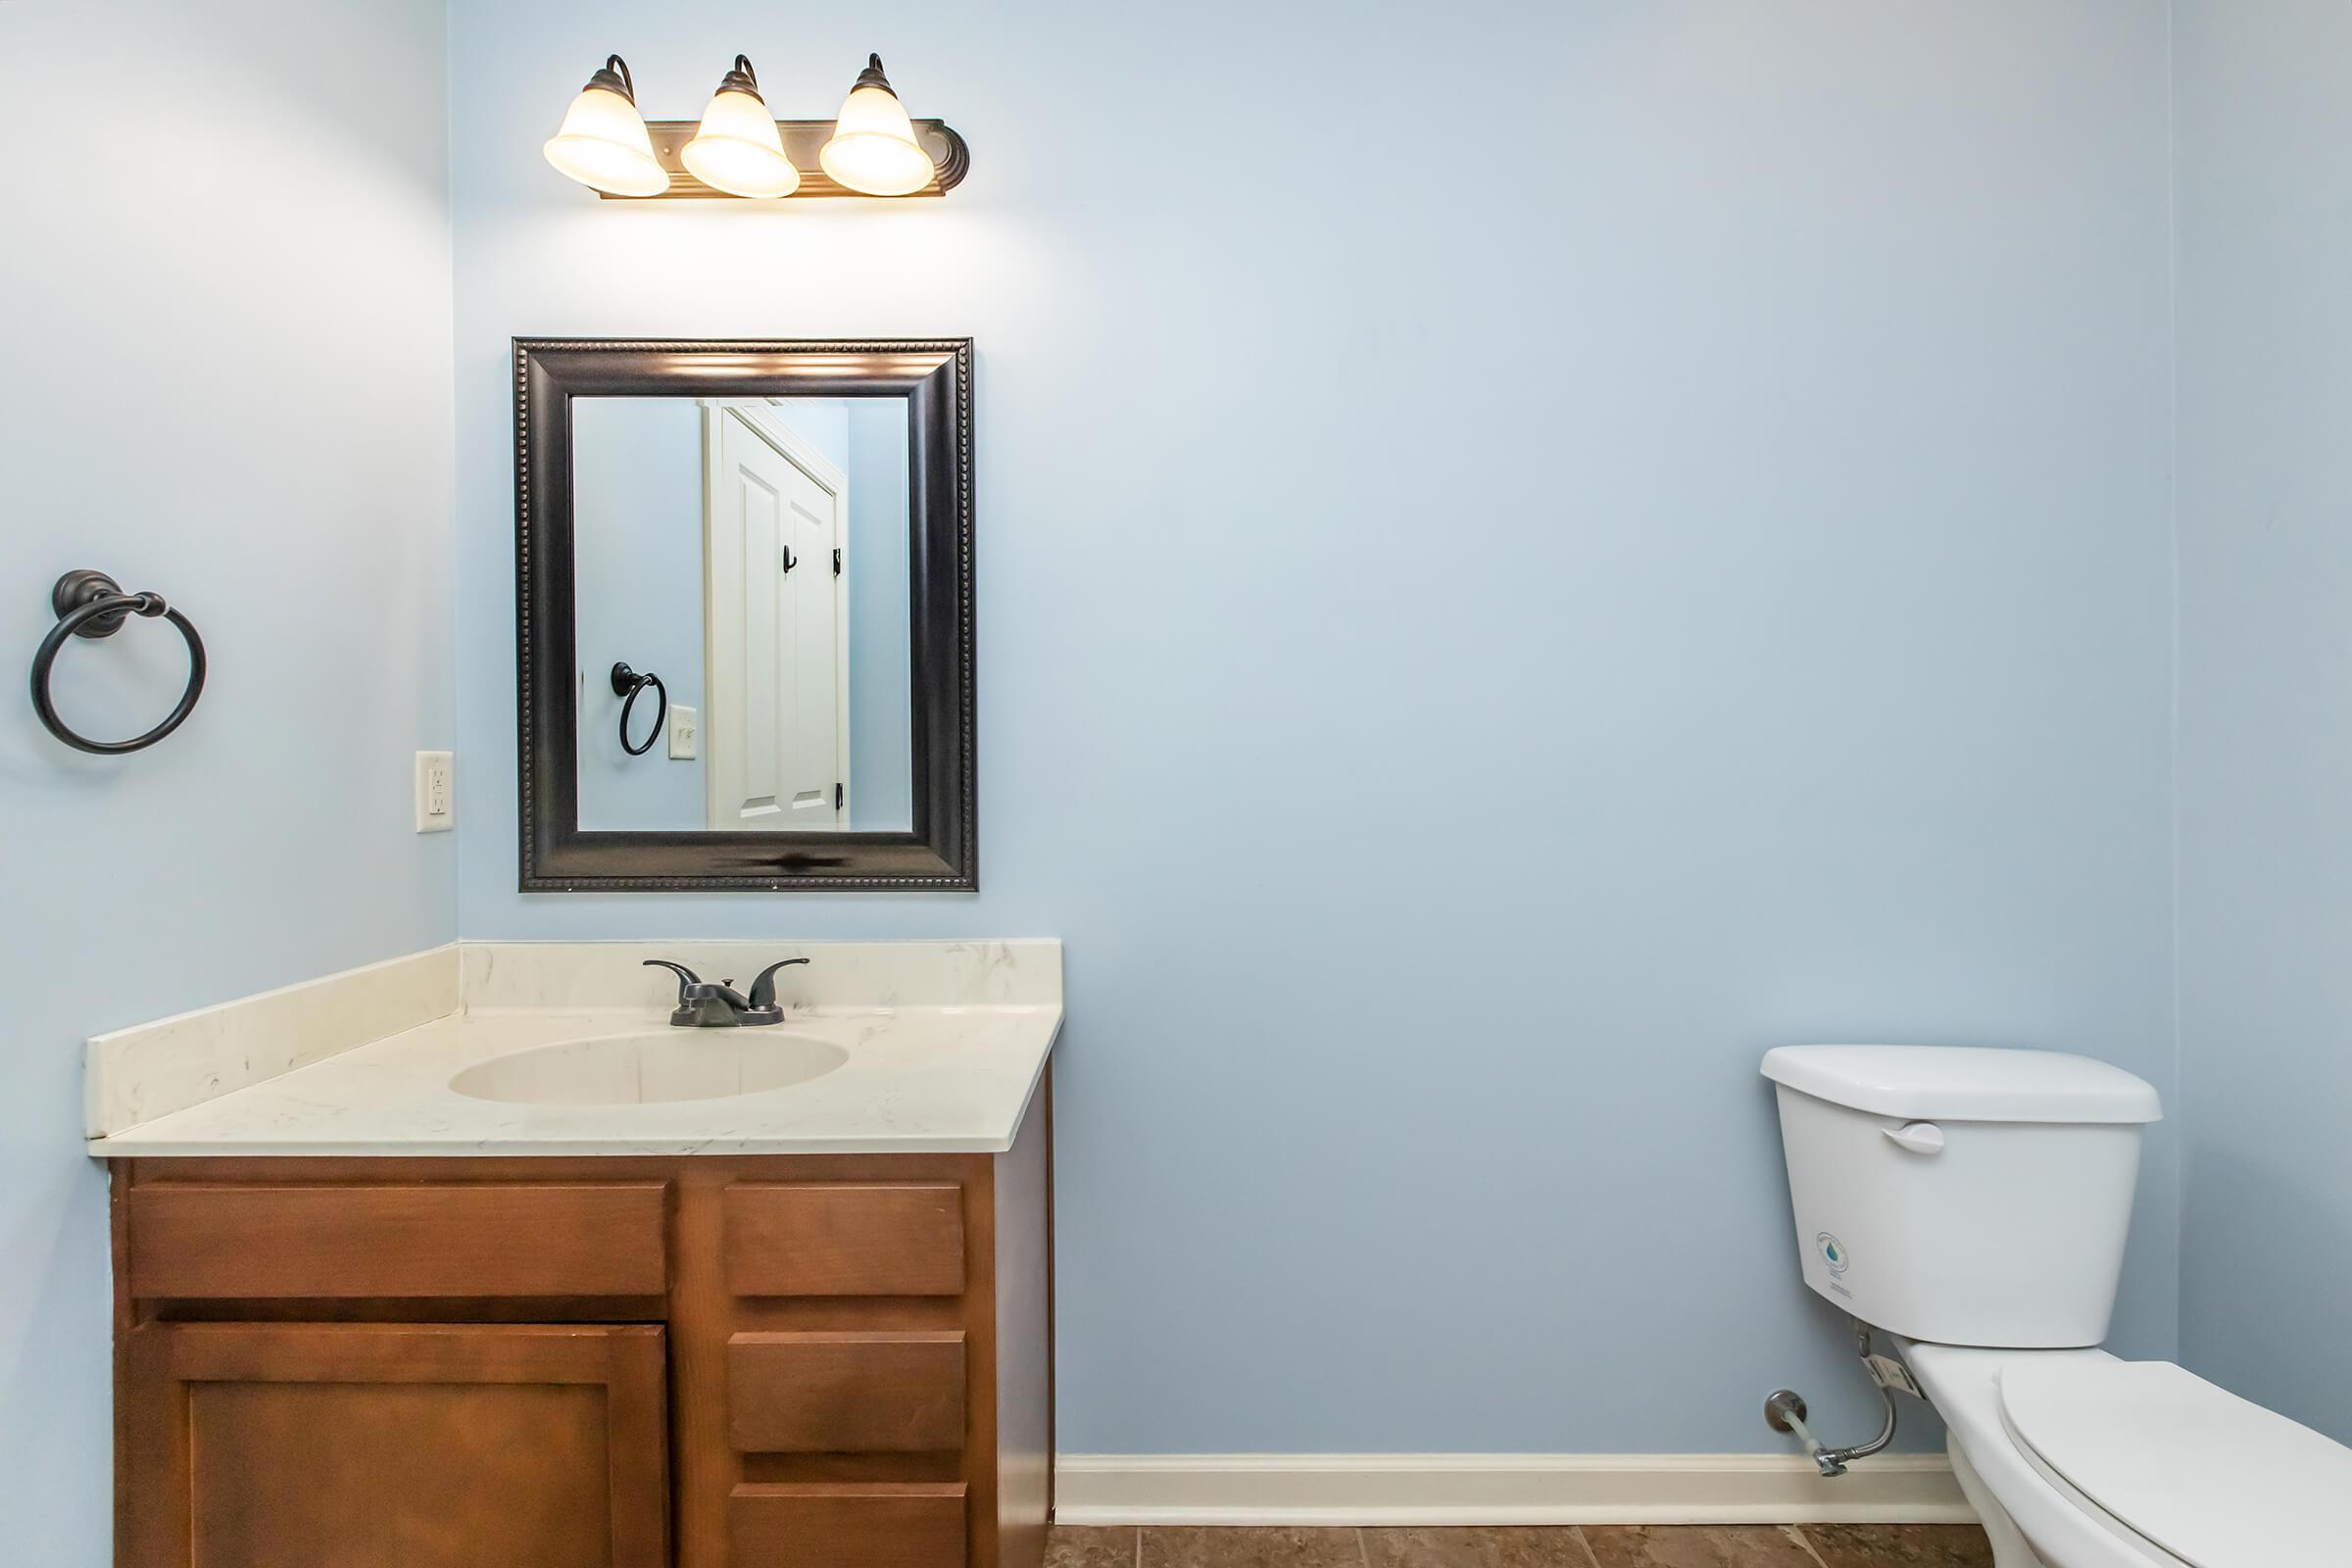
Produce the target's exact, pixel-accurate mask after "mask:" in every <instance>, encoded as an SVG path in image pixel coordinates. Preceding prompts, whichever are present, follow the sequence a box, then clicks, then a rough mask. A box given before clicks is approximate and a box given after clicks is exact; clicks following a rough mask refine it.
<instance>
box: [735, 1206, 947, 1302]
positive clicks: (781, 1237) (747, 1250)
mask: <svg viewBox="0 0 2352 1568" xmlns="http://www.w3.org/2000/svg"><path fill="white" fill-rule="evenodd" d="M725 1207H726V1248H727V1288H728V1289H729V1290H731V1291H733V1292H734V1293H735V1294H736V1295H737V1296H961V1295H962V1294H963V1190H962V1189H961V1188H960V1187H958V1186H956V1184H955V1183H954V1182H932V1183H922V1182H876V1183H866V1184H852V1183H833V1182H739V1183H737V1184H736V1185H734V1186H732V1187H730V1188H728V1189H727V1191H726V1199H725Z"/></svg>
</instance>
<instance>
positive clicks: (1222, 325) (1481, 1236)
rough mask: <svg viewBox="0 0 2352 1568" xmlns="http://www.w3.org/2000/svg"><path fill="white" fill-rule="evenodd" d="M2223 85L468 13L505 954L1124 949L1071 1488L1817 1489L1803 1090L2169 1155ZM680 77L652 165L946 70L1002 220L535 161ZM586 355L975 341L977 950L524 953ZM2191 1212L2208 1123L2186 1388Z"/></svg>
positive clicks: (1199, 33)
mask: <svg viewBox="0 0 2352 1568" xmlns="http://www.w3.org/2000/svg"><path fill="white" fill-rule="evenodd" d="M2166 44H2167V26H2166V10H2165V7H2164V6H2163V5H2161V4H2159V3H2156V0H1990V3H1979V4H1970V5H1942V6H1927V5H1874V6H1857V5H1854V4H1850V3H1833V0H1787V3H1782V4H1776V5H1771V6H1762V5H1754V4H1749V3H1745V0H1593V3H1587V4H1582V5H1578V6H1574V7H1563V6H1544V5H1537V4H1532V3H1527V4H1510V5H1504V4H1495V3H1471V4H1467V5H1464V6H1457V7H1454V8H1451V9H1449V10H1448V11H1446V14H1445V17H1444V19H1443V23H1442V25H1441V24H1439V23H1437V22H1433V20H1432V19H1431V16H1430V14H1429V13H1427V12H1426V11H1425V10H1424V9H1422V8H1418V7H1406V6H1401V5H1389V4H1382V5H1375V6H1371V7H1365V6H1360V5H1342V4H1339V3H1338V0H1322V3H1317V4H1307V5H1299V6H1288V7H1268V6H1263V5H1254V4H1253V5H1243V4H1239V3H1235V0H1209V3H1207V4H1204V5H1201V6H1196V7H1192V8H1188V9H1187V10H1185V11H1184V12H1182V13H1181V14H1180V15H1178V14H1171V13H1168V12H1165V11H1161V10H1148V9H1137V8H1130V7H1117V6H1101V5H1092V6H1085V5H1077V4H1064V5H1054V6H1042V5H1034V4H1030V5H1011V6H1002V7H984V8H983V7H972V6H968V5H951V4H947V3H945V0H919V3H902V4H894V5H890V6H887V7H886V6H880V5H872V4H859V5H847V6H839V7H830V8H826V7H818V8H809V9H804V10H800V11H796V12H794V13H793V14H792V15H791V16H790V17H789V18H788V19H787V18H783V17H780V16H779V15H778V14H777V13H776V12H775V11H774V10H773V9H772V8H769V7H764V6H758V5H753V4H750V3H748V0H712V3H709V4H705V5H701V6H697V7H692V8H687V9H673V10H670V11H666V12H662V13H660V14H659V15H657V14H655V13H653V12H649V11H647V10H646V9H645V7H643V6H642V5H640V4H633V3H623V0H584V3H581V4H576V5H572V6H567V7H564V8H561V9H552V8H549V7H545V6H539V5H525V4H520V3H513V0H510V3H493V0H482V3H478V4H472V5H467V6H464V7H459V8H455V10H454V13H453V16H452V19H451V47H452V56H453V93H452V97H453V103H454V105H455V118H454V134H455V136H456V138H457V140H458V143H459V145H460V146H461V147H462V148H463V149H464V156H462V157H461V158H459V159H458V160H457V166H456V172H455V203H456V215H457V216H456V221H457V339H456V344H457V397H458V557H457V564H458V571H457V581H458V589H457V594H458V655H459V660H460V663H461V667H462V668H463V669H464V671H465V676H466V678H465V680H464V683H463V686H462V689H461V692H460V697H459V710H460V731H461V746H462V748H463V750H464V751H465V753H466V757H467V759H468V761H469V765H468V767H467V768H466V770H465V774H464V782H463V785H462V794H463V809H464V810H465V811H466V814H467V821H468V824H469V826H468V831H467V835H466V858H465V864H464V867H463V895H462V921H463V925H464V928H465V930H466V934H467V935H469V936H476V937H558V936H621V935H632V934H638V933H642V932H648V931H658V932H672V933H676V934H679V935H688V934H710V935H716V934H725V935H772V936H777V937H851V936H938V935H955V934H994V935H1028V934H1058V935H1060V936H1062V937H1065V938H1066V939H1067V940H1068V943H1069V949H1068V953H1069V992H1068V995H1069V1005H1070V1024H1069V1028H1068V1031H1067V1033H1066V1035H1065V1038H1064V1047H1065V1049H1064V1053H1063V1054H1062V1056H1061V1058H1060V1066H1059V1069H1058V1071H1059V1079H1058V1082H1059V1086H1060V1095H1059V1099H1058V1102H1057V1109H1058V1113H1059V1114H1058V1123H1057V1126H1058V1139H1059V1165H1058V1169H1059V1181H1060V1187H1059V1201H1060V1210H1059V1220H1058V1237H1059V1273H1058V1285H1059V1293H1060V1297H1059V1307H1060V1310H1059V1318H1058V1323H1059V1334H1060V1356H1061V1363H1060V1364H1061V1383H1060V1389H1061V1395H1060V1397H1061V1417H1062V1425H1061V1431H1060V1437H1061V1442H1062V1445H1063V1446H1064V1447H1065V1448H1066V1449H1069V1450H1073V1451H1080V1450H1128V1451H1185V1450H1199V1449H1212V1450H1235V1449H1252V1448H1255V1449H1319V1448H1351V1449H1400V1450H1420V1449H1449V1448H1462V1449H1490V1450H1492V1449H1520V1450H1536V1451H1551V1450H1565V1451H1642V1450H1678V1449H1684V1450H1691V1449H1695V1450H1720V1449H1751V1448H1752V1449H1774V1448H1778V1447H1779V1446H1780V1445H1779V1444H1778V1442H1777V1440H1775V1439H1773V1438H1772V1436H1771V1435H1770V1434H1769V1433H1767V1432H1766V1431H1765V1430H1764V1429H1763V1427H1762V1425H1761V1422H1760V1421H1759V1419H1758V1416H1757V1414H1756V1411H1757V1408H1758V1403H1759V1400H1760V1397H1761V1396H1762V1394H1763V1393H1764V1392H1765V1391H1766V1390H1768V1389H1770V1388H1772V1387H1773V1386H1775V1385H1776V1384H1778V1383H1781V1382H1789V1383H1793V1384H1795V1385H1797V1386H1799V1387H1803V1388H1805V1389H1806V1390H1807V1392H1808V1394H1812V1393H1813V1392H1814V1391H1815V1390H1817V1389H1818V1390H1819V1391H1821V1392H1820V1397H1819V1401H1818V1404H1817V1408H1821V1409H1822V1410H1823V1417H1824V1423H1825V1425H1826V1426H1827V1427H1828V1428H1829V1429H1830V1430H1832V1431H1837V1430H1840V1429H1849V1428H1852V1427H1855V1426H1857V1425H1858V1424H1859V1423H1861V1422H1862V1421H1864V1420H1865V1419H1867V1417H1868V1414H1869V1412H1868V1411H1867V1410H1866V1409H1865V1406H1864V1396H1863V1394H1862V1392H1861V1391H1860V1390H1859V1389H1857V1388H1856V1387H1855V1384H1856V1381H1857V1380H1856V1379H1855V1378H1854V1377H1853V1376H1852V1374H1851V1372H1850V1368H1849V1365H1848V1363H1847V1361H1846V1359H1845V1351H1844V1345H1843V1340H1842V1337H1841V1333H1840V1327H1839V1324H1838V1321H1837V1319H1836V1317H1835V1315H1834V1314H1832V1313H1830V1312H1829V1311H1827V1310H1826V1309H1823V1308H1820V1307H1817V1306H1816V1305H1815V1304H1814V1303H1813V1302H1812V1301H1811V1300H1810V1299H1808V1297H1807V1296H1806V1294H1805V1293H1804V1292H1803V1290H1802V1288H1801V1287H1800V1285H1799V1284H1798V1280H1797V1271H1796V1266H1795V1258H1794V1255H1793V1252H1792V1241H1791V1238H1790V1237H1789V1234H1788V1229H1787V1227H1788V1205H1787V1199H1786V1197H1785V1189H1784V1184H1783V1180H1782V1175H1781V1168H1780V1152H1779V1143H1778V1139H1777V1136H1776V1134H1775V1131H1774V1127H1773V1123H1772V1115H1771V1105H1770V1101H1769V1098H1768V1096H1767V1095H1766V1093H1765V1088H1764V1085H1763V1084H1762V1082H1761V1081H1760V1080H1759V1079H1757V1078H1756V1076H1755V1062H1756V1058H1757V1056H1758V1055H1759V1054H1760V1053H1761V1052H1762V1051H1763V1050H1764V1048H1765V1047H1767V1046H1769V1045H1771V1044H1774V1043H1776V1042H1781V1041H1789V1040H1806V1039H1821V1038H1832V1039H1839V1038H1846V1039H1850V1038H1866V1039H1867V1038H1881V1039H1885V1038H1892V1039H1906V1038H1925V1039H1958V1040H1972V1041H1994V1042H2016V1043H2024V1044H2036V1045H2046V1046H2052V1047H2061V1048H2066V1049H2071V1050H2077V1051H2083V1052H2088V1053H2090V1054H2096V1055H2100V1056H2104V1057H2107V1058H2109V1059H2111V1060H2114V1061H2117V1062H2120V1063H2122V1064H2124V1065H2126V1066H2128V1067H2131V1068H2132V1069H2134V1070H2136V1071H2138V1072H2141V1073H2143V1074H2144V1075H2146V1076H2147V1077H2149V1078H2151V1079H2152V1080H2154V1081H2155V1082H2156V1083H2157V1085H2158V1086H2159V1087H2160V1088H2161V1089H2162V1090H2163V1091H2164V1092H2165V1094H2166V1097H2167V1100H2168V1102H2169V1101H2171V1100H2172V1099H2173V1096H2174V1089H2175V1084H2174V1076H2173V1056H2174V1040H2173V1021H2174V1020H2173V1011H2172V1004H2173V939H2174V931H2173V921H2172V915H2171V910H2172V869H2173V854H2172V843H2173V812H2174V801H2173V794H2172V789H2171V782H2170V781H2171V775H2172V741H2173V737H2172V728H2171V722H2172V681H2171V660H2172V641H2171V634H2172V613H2173V597H2172V596H2173V556H2172V540H2171V536H2170V525H2169V515H2170V504H2171V496H2170V484H2171V471H2170V432H2171V422H2170V421H2171V405H2172V385H2171V354H2170V347H2171V341H2170V305H2171V302H2170V296H2169V261H2168V258H2169V250H2170V233H2169V226H2168V214H2169V200H2170V190H2169V184H2170V181H2169V169H2168V157H2167V143H2168V136H2169V126H2168V122H2167V94H2168V74H2169V67H2168V60H2167V54H2166ZM612 49H620V50H623V51H624V52H626V53H627V55H628V57H629V61H630V64H631V65H632V67H634V68H635V72H636V77H637V82H638V84H639V89H640V97H641V99H642V101H643V102H644V103H645V104H646V106H647V108H648V110H649V112H651V113H653V114H655V115H656V116H657V117H660V116H678V115H690V114H692V113H693V112H694V111H695V109H696V107H697V106H698V105H699V104H700V103H701V101H702V99H703V96H704V95H705V94H706V93H707V92H708V91H709V86H710V82H711V73H712V72H713V71H714V70H715V69H716V67H717V66H718V65H719V64H723V62H724V61H725V60H726V59H728V58H729V57H730V56H731V55H732V54H733V52H734V51H736V50H738V49H743V50H748V51H749V52H750V53H751V55H752V56H753V58H754V59H755V60H757V61H758V62H759V64H760V71H761V82H762V84H763V86H765V87H766V88H767V90H768V94H769V97H770V100H771V102H774V103H775V104H777V105H778V106H779V110H780V112H784V113H790V114H810V115H813V114H821V113H825V112H828V111H829V109H830V107H831V106H832V105H833V104H834V103H835V102H837V101H838V99H839V96H840V94H841V92H842V91H843V89H844V87H845V86H846V84H847V80H848V77H849V75H850V74H851V73H853V72H854V69H855V67H856V66H857V65H858V63H859V62H860V61H861V60H862V59H863V58H864V55H865V52H866V51H867V50H868V49H879V50H880V51H881V52H882V55H883V57H884V58H885V59H886V60H887V61H888V62H889V63H890V68H891V71H892V76H893V80H894V81H896V82H897V83H898V85H899V86H900V88H901V90H902V91H903V92H904V93H905V94H906V95H907V99H908V101H909V103H910V104H911V106H912V107H913V109H914V111H915V112H916V113H918V114H939V115H943V116H945V117H947V118H949V119H950V120H952V121H953V122H954V123H956V125H957V126H958V127H959V128H961V129H962V130H963V131H964V132H965V134H966V135H967V136H968V137H969V138H970V141H971V145H972V148H973V154H974V168H973V173H972V175H971V178H970V180H969V181H968V182H967V184H966V185H965V186H964V188H962V189H960V190H958V191H957V192H956V194H955V196H954V197H953V198H952V199H951V200H949V201H947V202H944V203H907V204H904V205H899V206H891V207H884V208H875V207H870V206H866V205H862V204H849V203H837V204H827V203H822V202H814V201H811V202H806V203H797V204H792V203H788V204H786V205H785V207H784V208H783V209H782V210H776V211H770V210H761V209H759V208H755V207H752V206H749V205H743V206H735V205H725V204H701V203H684V204H652V205H647V206H642V207H627V206H619V205H615V204H613V203H599V202H597V201H595V200H594V199H593V198H591V197H589V196H588V195H587V194H586V193H585V192H583V191H581V190H579V189H578V188H577V187H574V186H571V185H569V184H567V183H566V182H565V181H564V180H563V179H561V178H560V177H559V176H557V175H555V174H554V173H553V172H551V171H549V170H548V169H547V167H546V166H545V164H544V163H543V162H542V161H541V158H540V155H539V144H540V142H541V141H542V140H543V139H544V138H545V137H546V136H547V135H548V133H549V131H550V130H551V128H552V127H553V125H554V123H555V121H556V118H557V117H558V116H559V115H560V114H561V112H562V108H563V105H564V102H565V101H566V99H567V98H568V96H569V95H570V93H571V92H572V91H573V90H575V89H576V87H577V85H578V82H579V80H580V77H581V75H582V73H584V72H585V71H586V70H587V69H588V68H589V67H590V66H591V65H593V64H594V63H595V62H596V61H598V60H600V59H602V58H603V56H604V55H605V53H606V52H607V51H608V50H612ZM1270 82H1278V83H1279V84H1280V85H1279V90H1269V83H1270ZM1465 114H1468V115H1471V116H1473V117H1474V118H1475V120H1476V121H1477V123H1478V124H1479V125H1480V127H1481V130H1480V134H1478V135H1477V136H1476V137H1475V138H1471V139H1467V140H1465V139H1463V138H1458V137H1454V136H1449V135H1447V134H1445V133H1444V132H1445V127H1446V126H1447V125H1449V124H1450V123H1453V122H1454V120H1455V118H1456V117H1457V116H1461V115H1465ZM1245 125H1246V126H1247V133H1246V134H1245V133H1244V130H1243V128H1242V127H1244V126H1245ZM1503 154H1508V155H1509V156H1501V155H1503ZM517 332H520V333H548V334H570V333H577V334H587V335H626V336H637V335H651V336H662V335H670V334H677V335H687V336H694V335H712V336H721V335H752V334H774V335H779V336H809V337H830V336H836V335H839V336H874V337H899V336H908V335H917V336H920V335H931V334H951V333H970V334H973V335H974V336H976V337H977V339H978V342H979V365H978V384H979V392H978V408H977V447H976V457H977V463H978V495H979V559H978V590H979V604H980V648H979V703H980V715H981V733H980V798H981V807H982V824H983V828H982V834H983V854H982V866H983V872H982V882H983V887H984V891H983V892H982V893H981V894H980V895H978V896H977V897H973V898H946V897H940V898H897V897H875V896H864V897H816V898H809V897H797V898H751V897H743V896H729V897H709V898H683V897H659V898H654V897H623V896H609V897H577V896H568V897H565V896H546V897H536V898H524V897H521V896H518V895H517V894H516V893H515V846H514V840H513V828H512V825H511V824H512V814H513V808H512V803H513V801H514V798H515V796H514V791H515V781H514V773H513V736H514V682H513V636H514V631H513V626H514V622H513V573H512V560H513V556H512V544H511V532H512V484H513V460H512V439H511V425H512V417H511V408H510V393H509V383H508V368H507V359H506V344H507V339H508V337H509V335H510V334H513V333H517ZM2176 1192H2177V1189H2176V1161H2175V1145H2174V1139H2173V1129H2172V1127H2171V1125H2170V1124H2167V1125H2165V1126H2163V1127H2160V1128H2158V1129H2157V1131H2156V1134H2155V1138H2154V1142H2153V1144H2152V1146H2151V1149H2150V1152H2149V1157H2148V1160H2147V1167H2146V1176H2145V1181H2144V1183H2143V1200H2142V1202H2141V1205H2140V1213H2139V1222H2138V1227H2137V1230H2136V1233H2135V1236H2134V1242H2133V1247H2132V1253H2131V1263H2130V1266H2129V1271H2128V1277H2127V1280H2126V1285H2125V1296H2124V1301H2123V1310H2122V1314H2121V1317H2120V1319H2119V1325H2118V1334H2117V1339H2116V1343H2117V1344H2118V1345H2119V1346H2120V1347H2121V1348H2124V1349H2125V1350H2127V1351H2129V1352H2131V1353H2140V1354H2148V1353H2154V1354H2163V1353H2168V1352H2170V1351H2171V1350H2172V1349H2173V1348H2174V1343H2175V1313H2176V1305H2177V1293H2176V1249H2175V1242H2176V1237H2177V1233H2176V1224H2175V1222H2176V1213H2177V1209H2176ZM1146 1347H1148V1348H1149V1350H1148V1353H1147V1352H1146V1351H1145V1350H1144V1349H1143V1348H1146Z"/></svg>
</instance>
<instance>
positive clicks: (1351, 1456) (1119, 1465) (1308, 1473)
mask: <svg viewBox="0 0 2352 1568" xmlns="http://www.w3.org/2000/svg"><path fill="white" fill-rule="evenodd" d="M1975 1520H1976V1514H1975V1512H1974V1511H1972V1510H1971V1509H1970V1507H1969V1505H1968V1502H1967V1500H1966V1499H1965V1498H1963V1497H1962V1496H1961V1495H1960V1486H1959V1483H1958V1482H1957V1481H1955V1480H1954V1479H1953V1478H1952V1467H1951V1463H1950V1461H1949V1460H1947V1459H1945V1458H1944V1456H1943V1455H1942V1454H1939V1453H1936V1454H1927V1453H1895V1454H1881V1455H1880V1456H1879V1457H1877V1458H1875V1459H1867V1460H1864V1461H1862V1462H1860V1463H1858V1464H1856V1465H1855V1466H1854V1468H1853V1470H1852V1471H1851V1472H1850V1473H1848V1474H1846V1475H1843V1476H1839V1477H1838V1478H1837V1479H1836V1480H1825V1479H1823V1478H1822V1477H1821V1476H1820V1475H1819V1474H1818V1473H1816V1472H1815V1470H1814V1468H1813V1466H1812V1464H1811V1462H1810V1461H1808V1460H1806V1459H1805V1458H1803V1457H1802V1456H1801V1455H1796V1454H1747V1453H1171V1454H1118V1453H1065V1454H1062V1455H1061V1456H1060V1457H1059V1458H1058V1459H1057V1460H1056V1461H1055V1466H1054V1521H1055V1522H1056V1523H1058V1524H1065V1525H1569V1524H1587V1525H1590V1524H1620V1525H1696V1524H1970V1523H1974V1522H1975Z"/></svg>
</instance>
